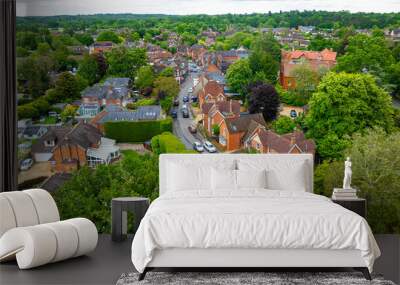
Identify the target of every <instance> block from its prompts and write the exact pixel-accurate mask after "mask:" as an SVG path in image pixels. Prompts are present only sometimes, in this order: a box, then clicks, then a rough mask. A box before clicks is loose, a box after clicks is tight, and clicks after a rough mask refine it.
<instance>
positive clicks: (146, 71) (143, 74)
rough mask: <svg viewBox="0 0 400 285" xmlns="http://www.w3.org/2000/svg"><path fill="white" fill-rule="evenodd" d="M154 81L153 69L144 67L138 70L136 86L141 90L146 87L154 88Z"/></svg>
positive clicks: (147, 66)
mask: <svg viewBox="0 0 400 285" xmlns="http://www.w3.org/2000/svg"><path fill="white" fill-rule="evenodd" d="M154 80H155V78H154V72H153V68H152V67H151V66H150V65H146V66H142V67H140V68H139V70H138V73H137V78H136V81H135V85H136V87H137V88H139V90H143V89H144V88H146V87H153V83H154Z"/></svg>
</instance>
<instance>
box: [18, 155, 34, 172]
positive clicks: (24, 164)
mask: <svg viewBox="0 0 400 285" xmlns="http://www.w3.org/2000/svg"><path fill="white" fill-rule="evenodd" d="M32 165H33V159H32V158H27V159H24V160H23V161H21V163H20V165H19V168H20V169H21V170H28V169H29V168H31V167H32Z"/></svg>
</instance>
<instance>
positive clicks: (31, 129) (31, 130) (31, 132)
mask: <svg viewBox="0 0 400 285" xmlns="http://www.w3.org/2000/svg"><path fill="white" fill-rule="evenodd" d="M42 128H44V129H46V128H45V127H42V126H28V127H26V128H25V130H24V136H28V137H32V136H35V135H37V134H38V132H39V130H40V129H42ZM46 130H47V129H46Z"/></svg>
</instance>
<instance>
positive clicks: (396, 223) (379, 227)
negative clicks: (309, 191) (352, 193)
mask: <svg viewBox="0 0 400 285" xmlns="http://www.w3.org/2000/svg"><path fill="white" fill-rule="evenodd" d="M345 153H346V156H350V157H351V160H352V170H353V175H352V186H353V187H354V188H356V189H358V190H359V193H358V196H360V197H363V198H366V199H367V204H368V215H367V220H368V223H369V224H370V226H371V228H372V230H373V231H374V233H385V234H393V233H396V234H399V233H400V194H399V193H400V175H399V172H400V156H399V155H395V154H398V153H400V132H395V133H392V134H389V135H388V134H387V133H386V132H385V131H384V130H382V129H379V128H378V129H368V130H367V131H366V132H365V133H364V135H361V134H359V133H358V134H355V135H353V137H352V146H350V147H349V148H347V149H346V151H345ZM343 168H344V166H343V161H333V162H328V161H324V162H323V163H322V164H320V165H319V166H318V167H317V168H316V170H315V175H314V191H315V193H318V194H323V195H326V196H328V197H330V196H331V194H332V190H333V188H334V187H342V183H343Z"/></svg>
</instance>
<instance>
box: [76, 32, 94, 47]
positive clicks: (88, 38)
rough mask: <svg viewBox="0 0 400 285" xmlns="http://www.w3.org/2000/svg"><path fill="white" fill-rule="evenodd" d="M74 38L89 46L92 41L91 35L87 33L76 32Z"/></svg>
mask: <svg viewBox="0 0 400 285" xmlns="http://www.w3.org/2000/svg"><path fill="white" fill-rule="evenodd" d="M75 38H76V39H77V40H78V41H79V42H80V43H81V44H83V45H85V46H90V45H91V44H93V43H94V41H93V38H92V36H91V35H89V34H76V35H75Z"/></svg>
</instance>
